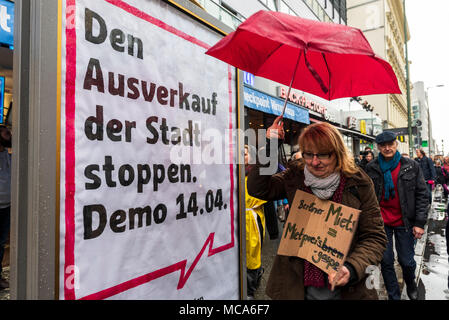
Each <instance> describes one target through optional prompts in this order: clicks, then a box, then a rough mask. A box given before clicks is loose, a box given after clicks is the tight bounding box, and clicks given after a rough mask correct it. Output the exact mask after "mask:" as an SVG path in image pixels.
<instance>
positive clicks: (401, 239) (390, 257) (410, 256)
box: [366, 131, 429, 300]
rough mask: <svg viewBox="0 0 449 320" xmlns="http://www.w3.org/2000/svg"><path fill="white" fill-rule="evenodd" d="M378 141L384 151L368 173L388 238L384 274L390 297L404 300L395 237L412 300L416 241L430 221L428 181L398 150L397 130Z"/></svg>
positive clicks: (379, 137) (400, 262)
mask: <svg viewBox="0 0 449 320" xmlns="http://www.w3.org/2000/svg"><path fill="white" fill-rule="evenodd" d="M376 143H377V147H378V149H379V152H380V153H379V156H378V157H377V158H376V160H374V161H371V162H370V163H369V164H368V165H367V167H366V173H367V174H368V175H369V176H370V178H371V179H372V180H373V183H374V190H375V192H376V196H377V199H378V201H379V204H380V209H381V213H382V217H383V219H384V225H385V232H386V234H387V238H388V244H387V250H386V251H385V252H384V255H383V259H382V262H381V269H382V270H381V271H382V276H383V279H384V282H385V286H386V289H387V291H388V297H389V299H391V300H400V298H401V293H400V290H399V285H398V280H397V277H396V272H395V269H394V251H393V236H394V238H395V245H396V252H397V254H398V261H399V264H400V265H401V267H402V273H403V278H404V281H405V283H406V285H407V294H408V296H409V298H410V299H411V300H416V299H417V298H418V290H417V287H416V283H415V269H416V262H415V260H414V255H415V250H414V240H415V239H420V238H421V237H422V235H423V234H424V226H425V224H426V221H427V211H428V207H429V204H428V201H427V199H428V195H427V189H426V184H425V181H424V177H423V174H422V170H421V167H420V166H419V164H418V163H417V162H416V161H414V160H412V159H409V158H405V157H402V156H401V154H400V153H399V152H398V151H397V146H398V141H397V140H396V135H395V134H394V133H392V132H388V131H385V132H382V133H381V134H379V135H378V136H377V137H376Z"/></svg>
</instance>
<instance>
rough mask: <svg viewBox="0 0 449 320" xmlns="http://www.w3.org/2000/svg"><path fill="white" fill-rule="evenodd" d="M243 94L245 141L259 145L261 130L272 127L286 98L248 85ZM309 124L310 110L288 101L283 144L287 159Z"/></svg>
mask: <svg viewBox="0 0 449 320" xmlns="http://www.w3.org/2000/svg"><path fill="white" fill-rule="evenodd" d="M243 96H244V97H243V100H244V105H245V129H246V136H245V140H246V141H245V143H247V144H251V145H254V146H259V143H260V141H259V138H258V137H259V135H260V132H259V130H260V129H267V128H268V127H270V126H271V124H272V123H273V121H274V119H276V117H277V116H279V115H280V114H281V113H282V109H283V106H284V100H283V99H280V98H277V97H274V96H272V95H270V94H267V93H264V92H262V91H260V90H256V89H254V88H250V87H248V86H247V85H245V86H244V88H243ZM309 124H310V118H309V110H307V109H306V108H304V107H301V106H297V105H294V104H293V103H287V106H286V109H285V113H284V130H285V140H284V141H285V143H284V146H283V147H284V151H285V154H286V157H287V159H289V158H290V156H291V153H292V152H294V151H295V145H297V143H298V138H299V135H300V133H301V131H302V129H304V128H305V127H306V126H307V125H309ZM248 129H249V131H248ZM262 143H263V142H262Z"/></svg>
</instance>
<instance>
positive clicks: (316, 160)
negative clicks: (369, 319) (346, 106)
mask: <svg viewBox="0 0 449 320" xmlns="http://www.w3.org/2000/svg"><path fill="white" fill-rule="evenodd" d="M283 137H284V131H283V124H282V121H281V117H278V118H276V120H275V121H274V123H273V125H272V126H271V127H270V128H268V130H267V138H268V139H283ZM299 146H300V149H301V150H302V156H303V158H302V160H301V161H294V162H291V164H290V165H289V166H288V168H287V169H286V170H285V171H283V172H282V173H277V174H274V175H271V176H270V175H261V174H260V172H259V171H260V170H259V169H260V167H261V165H256V166H255V167H254V168H253V170H251V172H250V174H249V176H248V182H247V183H248V193H249V194H250V195H252V196H254V197H257V198H259V199H264V200H267V201H271V200H277V199H283V198H287V199H288V201H289V203H293V198H294V196H295V193H296V190H297V189H300V190H303V191H305V192H309V193H313V194H314V195H315V196H317V197H319V198H320V199H326V200H327V199H328V200H332V201H334V202H338V203H341V204H343V205H346V206H349V207H352V208H356V209H358V210H361V213H360V217H359V222H358V226H357V230H356V232H355V234H354V238H353V240H352V243H351V246H350V249H349V252H348V255H347V259H346V262H345V263H344V266H342V267H341V269H340V271H339V273H338V274H337V275H332V276H329V277H328V276H327V274H325V273H324V272H322V271H321V270H320V269H318V268H317V267H315V266H314V265H313V264H311V263H309V262H308V261H306V260H304V259H301V258H298V257H287V256H280V255H277V256H276V257H275V260H274V263H273V267H272V270H271V274H270V276H269V279H268V283H267V289H266V292H267V294H268V296H270V297H271V298H272V299H307V300H334V299H377V292H376V290H375V289H368V288H367V286H366V284H365V282H366V277H367V274H366V270H367V268H368V267H369V266H372V265H378V264H379V263H380V261H381V259H382V255H383V252H384V250H385V248H386V242H387V240H386V236H385V231H384V227H383V220H382V216H381V214H380V208H379V204H378V202H377V199H376V196H375V193H374V188H373V184H372V183H371V180H370V178H369V177H368V176H367V175H366V174H365V173H364V172H363V171H362V170H360V169H359V168H358V167H357V166H356V165H355V164H354V160H353V158H352V156H351V154H350V153H349V152H348V150H347V148H346V146H345V144H344V141H343V138H342V137H341V135H340V133H339V132H338V130H337V129H335V128H334V127H333V126H332V125H330V124H328V123H317V124H313V125H310V126H309V127H307V128H306V129H305V130H304V131H303V133H302V134H301V136H300V138H299ZM267 148H269V144H267ZM267 151H268V152H269V150H267ZM331 283H335V285H336V287H335V290H334V291H332V290H330V284H331Z"/></svg>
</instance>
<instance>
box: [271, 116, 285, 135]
mask: <svg viewBox="0 0 449 320" xmlns="http://www.w3.org/2000/svg"><path fill="white" fill-rule="evenodd" d="M284 136H285V132H284V122H283V121H282V118H281V116H279V117H277V118H276V119H274V121H273V124H272V125H271V126H270V127H269V128H268V129H267V138H268V139H281V140H282V139H284Z"/></svg>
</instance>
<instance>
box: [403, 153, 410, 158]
mask: <svg viewBox="0 0 449 320" xmlns="http://www.w3.org/2000/svg"><path fill="white" fill-rule="evenodd" d="M401 156H402V157H404V158H408V159H410V156H409V155H408V153H401Z"/></svg>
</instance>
